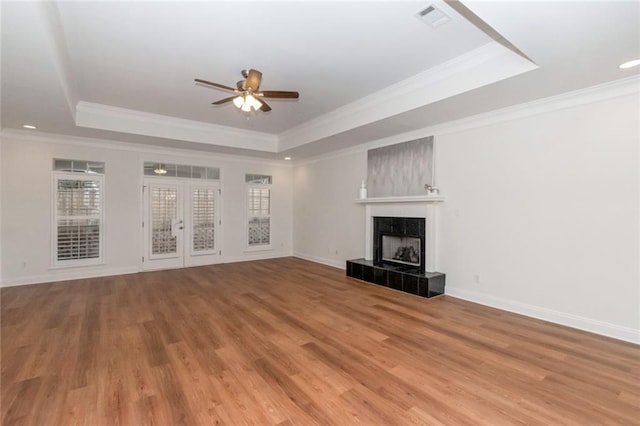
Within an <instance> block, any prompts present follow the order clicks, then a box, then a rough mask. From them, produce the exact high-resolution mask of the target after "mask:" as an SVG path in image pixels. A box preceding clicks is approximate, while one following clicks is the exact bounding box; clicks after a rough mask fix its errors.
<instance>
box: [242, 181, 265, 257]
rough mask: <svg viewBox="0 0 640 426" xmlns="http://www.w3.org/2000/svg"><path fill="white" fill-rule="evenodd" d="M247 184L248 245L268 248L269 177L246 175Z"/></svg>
mask: <svg viewBox="0 0 640 426" xmlns="http://www.w3.org/2000/svg"><path fill="white" fill-rule="evenodd" d="M245 179H246V182H247V184H248V187H247V191H248V194H247V195H248V197H247V201H248V203H247V210H248V224H247V225H248V232H247V235H248V241H247V243H248V245H249V247H261V248H268V247H270V244H271V176H268V175H253V174H252V175H249V174H248V175H246V177H245Z"/></svg>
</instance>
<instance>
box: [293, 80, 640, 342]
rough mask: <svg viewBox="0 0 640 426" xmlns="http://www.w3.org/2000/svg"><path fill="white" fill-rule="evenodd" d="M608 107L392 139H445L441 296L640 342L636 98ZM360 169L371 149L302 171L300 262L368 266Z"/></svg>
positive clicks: (297, 189) (579, 107) (560, 108)
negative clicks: (362, 261) (360, 261)
mask: <svg viewBox="0 0 640 426" xmlns="http://www.w3.org/2000/svg"><path fill="white" fill-rule="evenodd" d="M636 88H637V83H636ZM590 90H592V89H590ZM635 90H637V89H635ZM572 96H573V95H572ZM611 96H613V97H607V96H600V98H601V99H600V100H595V101H594V99H595V98H598V96H594V93H592V92H590V93H588V94H587V95H585V99H584V102H583V103H580V104H576V105H573V106H568V104H567V99H558V100H557V101H554V100H552V101H548V102H546V103H544V104H542V103H541V104H537V105H535V106H531V108H529V112H527V111H526V110H522V109H520V110H517V111H516V112H517V114H513V111H511V112H510V114H511V115H513V116H516V115H517V117H519V118H511V119H506V118H505V117H507V115H506V114H507V112H505V113H504V114H503V117H502V118H500V119H495V120H493V122H494V124H488V123H490V122H492V120H483V121H482V120H476V123H477V125H472V124H470V125H465V123H456V124H455V127H454V125H451V126H449V127H446V126H443V127H441V128H440V129H438V128H436V129H424V130H423V131H422V132H423V133H422V134H419V132H418V133H416V132H413V133H412V134H411V135H404V136H397V137H395V138H388V139H387V140H385V141H384V143H386V144H391V143H398V142H403V141H406V140H411V139H413V138H415V137H419V136H427V135H429V134H434V135H435V137H436V139H435V140H436V161H435V166H436V185H437V186H438V187H439V188H440V189H441V193H442V195H444V196H446V197H447V199H446V201H445V202H444V203H442V204H441V205H440V207H439V226H438V232H439V253H438V258H439V268H440V270H441V271H442V272H444V273H446V274H447V284H446V285H447V287H446V293H448V294H450V295H454V296H457V297H461V298H465V299H469V300H473V301H477V302H480V303H484V304H488V305H492V306H496V307H500V308H503V309H507V310H511V311H515V312H520V313H524V314H527V315H531V316H535V317H539V318H543V319H547V320H551V321H554V322H558V323H563V324H567V325H571V326H574V327H578V328H582V329H587V330H590V331H594V332H597V333H601V334H606V335H610V336H614V337H618V338H622V339H625V340H630V341H636V342H640V333H639V330H640V291H639V287H640V276H639V270H640V265H639V258H640V251H639V247H638V245H639V235H640V227H639V221H640V211H639V202H640V200H639V193H640V188H639V160H638V159H639V153H638V145H639V143H640V142H639V141H640V135H639V118H638V117H640V111H639V108H638V93H637V92H635V93H633V94H631V95H629V94H627V95H622V96H618V95H616V96H614V95H611ZM573 98H575V96H573ZM573 98H572V99H573ZM570 100H571V99H570ZM571 102H573V103H576V101H575V100H572V101H571ZM540 105H542V107H541V106H540ZM544 110H546V112H544ZM523 111H524V112H523ZM469 122H470V123H472V122H471V121H469ZM480 123H482V125H480ZM464 128H466V130H463V129H464ZM456 129H458V130H456ZM379 145H380V141H376V142H372V143H371V144H370V146H369V147H373V146H379ZM365 171H366V147H365V148H361V149H360V152H349V153H345V154H344V155H342V156H334V157H331V158H326V159H317V160H315V161H313V162H307V163H303V164H299V165H297V166H296V168H295V171H294V176H295V177H296V179H295V183H294V193H295V197H294V212H295V215H294V217H295V220H296V223H295V228H294V229H295V232H294V235H295V239H294V242H295V245H294V247H295V253H302V254H304V256H305V257H309V258H315V259H320V260H321V261H324V262H325V263H329V264H336V265H344V263H343V262H344V260H346V259H348V258H356V257H363V256H364V248H363V244H362V240H361V239H360V238H363V237H362V235H361V233H360V232H358V229H364V226H365V225H364V211H363V207H361V206H358V205H355V204H354V202H353V198H355V194H356V191H357V188H358V185H359V182H360V179H361V178H362V176H364V175H365V174H366V173H365ZM327 211H328V212H329V213H328V215H327ZM301 216H302V217H301ZM314 224H315V226H313V225H314ZM338 244H342V246H341V247H342V254H341V255H339V256H337V257H338V258H337V259H336V256H331V255H330V254H327V251H326V250H327V246H328V247H333V246H334V245H338ZM476 276H477V278H476Z"/></svg>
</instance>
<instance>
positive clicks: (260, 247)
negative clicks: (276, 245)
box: [245, 182, 273, 251]
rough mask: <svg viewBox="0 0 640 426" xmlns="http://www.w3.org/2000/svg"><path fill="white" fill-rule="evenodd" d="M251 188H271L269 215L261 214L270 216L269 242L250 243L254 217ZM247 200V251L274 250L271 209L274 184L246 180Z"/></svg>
mask: <svg viewBox="0 0 640 426" xmlns="http://www.w3.org/2000/svg"><path fill="white" fill-rule="evenodd" d="M251 188H256V189H268V190H269V214H268V215H267V216H260V217H268V218H269V244H253V245H252V244H250V243H249V220H250V219H251V218H252V217H254V216H252V215H251V213H250V209H249V207H250V202H251V201H250V196H249V190H250V189H251ZM245 200H246V206H245V215H246V218H245V233H246V235H245V246H246V248H245V251H265V250H272V249H273V246H272V243H273V226H272V221H271V216H272V215H271V209H272V206H273V185H272V184H271V183H252V182H246V188H245Z"/></svg>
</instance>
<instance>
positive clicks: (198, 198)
mask: <svg viewBox="0 0 640 426" xmlns="http://www.w3.org/2000/svg"><path fill="white" fill-rule="evenodd" d="M191 199H192V206H191V211H192V224H193V225H192V226H193V232H192V233H193V251H194V252H202V251H209V250H213V249H215V223H216V204H215V202H216V198H215V190H214V189H211V188H194V189H193V192H192V194H191Z"/></svg>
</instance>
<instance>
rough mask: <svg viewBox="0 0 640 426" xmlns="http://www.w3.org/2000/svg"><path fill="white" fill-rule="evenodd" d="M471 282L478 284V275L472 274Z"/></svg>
mask: <svg viewBox="0 0 640 426" xmlns="http://www.w3.org/2000/svg"><path fill="white" fill-rule="evenodd" d="M473 282H474V283H476V284H480V274H473Z"/></svg>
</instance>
